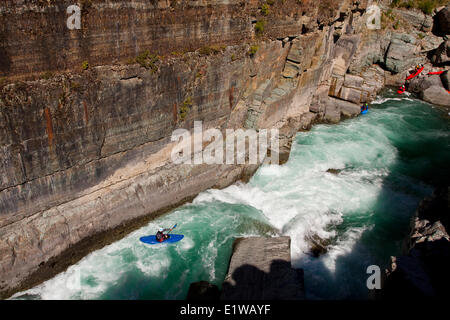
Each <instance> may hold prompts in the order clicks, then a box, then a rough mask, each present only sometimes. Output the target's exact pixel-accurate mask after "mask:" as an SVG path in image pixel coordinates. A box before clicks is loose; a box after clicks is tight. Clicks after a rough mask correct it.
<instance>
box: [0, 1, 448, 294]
mask: <svg viewBox="0 0 450 320" xmlns="http://www.w3.org/2000/svg"><path fill="white" fill-rule="evenodd" d="M70 4H72V3H70V1H53V0H50V1H43V0H24V1H4V2H2V4H1V5H0V13H1V16H0V19H2V24H1V26H2V27H1V28H2V29H1V31H0V35H1V36H0V41H1V42H0V58H1V59H0V60H1V63H0V72H1V77H2V83H1V88H0V90H1V99H0V154H1V158H0V296H1V297H7V296H9V295H11V294H12V293H13V292H15V291H17V290H20V289H24V288H27V287H29V286H32V285H34V284H36V283H38V282H39V281H42V280H43V279H45V278H48V277H50V276H52V275H54V274H55V273H57V272H60V271H62V270H63V269H64V267H67V264H63V263H62V264H61V263H60V262H61V260H62V259H63V258H62V257H63V256H65V257H66V258H67V257H68V256H70V257H71V259H72V260H71V261H72V262H73V261H75V260H76V259H79V258H81V257H82V256H83V255H84V254H86V253H87V252H89V250H90V249H92V247H93V246H95V244H94V243H87V241H88V240H93V239H95V236H96V235H99V234H102V235H107V234H111V233H112V231H114V230H121V231H120V232H118V233H117V237H120V236H123V235H124V232H126V230H128V229H129V226H134V227H136V225H138V224H139V223H138V222H136V221H143V220H140V219H149V218H151V217H154V216H156V215H157V214H161V213H162V212H164V211H165V210H167V209H169V208H172V207H174V206H176V205H179V204H181V203H183V202H185V201H188V200H190V199H192V198H193V197H194V196H195V195H197V194H198V193H199V192H201V191H203V190H206V189H208V188H222V187H225V186H227V185H230V184H232V183H233V182H235V181H236V180H239V179H245V178H246V177H248V176H249V175H251V174H252V172H254V170H256V168H257V166H258V165H259V164H260V163H258V164H256V165H255V164H252V165H249V164H243V165H225V164H214V165H206V164H202V165H188V164H183V165H176V164H175V163H173V161H172V160H171V151H172V149H173V148H174V146H175V145H176V142H174V141H171V135H172V133H173V132H174V130H176V129H179V128H185V129H188V130H192V128H193V125H194V121H202V123H203V128H204V129H206V128H218V129H220V130H222V131H224V130H225V129H227V128H234V129H238V128H244V129H245V128H246V129H250V128H253V129H257V130H259V129H264V128H277V129H279V130H280V154H279V158H280V160H281V161H285V160H286V159H287V158H288V155H289V150H290V144H291V140H292V138H293V137H294V135H295V134H296V132H298V130H305V129H308V128H309V127H310V126H311V125H312V124H313V123H314V122H329V123H336V122H338V121H340V120H341V119H344V118H347V117H352V116H356V115H357V114H359V112H360V103H364V102H369V101H370V100H371V99H373V98H374V97H375V96H376V93H377V92H378V91H379V90H380V89H381V88H382V87H383V86H384V85H385V84H389V83H396V81H397V82H398V81H399V79H401V77H403V76H404V73H405V72H407V70H408V68H409V67H410V66H412V65H414V63H416V61H417V60H420V59H425V58H424V54H423V52H421V50H420V48H421V46H422V43H425V44H426V45H428V46H429V47H430V48H428V50H434V49H436V48H437V47H438V46H439V45H440V43H441V42H442V41H439V37H436V36H433V35H432V34H431V33H430V30H428V31H420V28H422V25H419V27H417V28H419V29H417V28H416V27H414V28H415V29H414V30H416V31H415V32H416V33H417V32H425V33H427V34H428V35H429V37H430V39H427V40H426V41H425V40H424V41H416V40H414V43H413V44H411V47H408V46H405V48H406V49H405V50H406V51H407V52H404V51H401V50H400V51H401V54H404V55H405V56H407V59H406V60H407V61H408V63H404V61H403V60H404V59H403V58H404V57H403V58H398V50H397V51H395V50H394V49H392V48H393V47H394V46H393V44H394V43H397V42H398V41H400V46H401V44H402V42H401V41H403V42H404V43H407V42H408V41H409V40H408V39H407V40H405V39H406V38H404V37H403V36H402V34H405V33H406V31H405V30H403V31H402V30H398V31H395V30H393V29H392V28H391V27H389V26H388V27H385V28H383V29H381V30H367V25H366V21H367V17H366V12H365V8H366V6H367V3H366V1H350V0H342V1H328V0H322V1H302V3H299V2H298V1H294V0H285V1H275V3H274V4H273V5H270V6H269V10H270V12H269V13H268V14H267V15H266V14H265V13H263V12H262V10H261V4H262V2H261V1H232V0H230V1H225V0H223V1H220V0H217V1H206V0H205V1H157V0H154V1H144V0H142V1H140V0H136V1H106V0H98V1H88V0H86V1H82V15H81V17H82V20H81V21H82V28H81V29H80V30H68V29H67V27H66V19H67V14H66V12H65V8H66V7H67V6H68V5H70ZM6 22H8V23H6ZM261 25H262V26H263V27H262V28H261ZM258 26H259V27H258ZM412 37H413V38H414V39H416V36H414V35H413V36H412ZM380 39H386V40H384V41H379V40H380ZM433 41H434V42H433ZM373 47H377V50H378V51H377V50H371V49H370V48H373ZM410 49H411V50H410ZM391 50H392V54H389V52H391ZM389 59H390V60H389ZM391 60H392V63H389V61H391ZM398 61H401V62H402V65H401V66H398V63H397V62H398ZM84 62H86V63H84ZM390 65H393V66H396V67H395V68H396V69H395V70H394V69H393V67H392V68H391V67H389V66H390ZM206 144H207V143H206ZM127 226H128V227H127ZM127 228H128V229H127ZM97 240H98V239H96V241H91V242H98V243H103V242H101V241H97ZM88 242H89V241H88ZM80 244H83V245H82V246H81V245H80ZM42 270H46V272H42Z"/></svg>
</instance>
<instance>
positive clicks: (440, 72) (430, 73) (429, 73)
mask: <svg viewBox="0 0 450 320" xmlns="http://www.w3.org/2000/svg"><path fill="white" fill-rule="evenodd" d="M443 73H444V71H436V72H428V75H430V76H431V75H433V74H443Z"/></svg>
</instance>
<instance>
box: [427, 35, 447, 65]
mask: <svg viewBox="0 0 450 320" xmlns="http://www.w3.org/2000/svg"><path fill="white" fill-rule="evenodd" d="M431 62H432V63H433V64H444V63H449V62H450V39H448V40H447V41H444V42H442V43H441V45H440V46H439V47H438V48H437V49H436V50H435V51H434V53H433V55H432V57H431Z"/></svg>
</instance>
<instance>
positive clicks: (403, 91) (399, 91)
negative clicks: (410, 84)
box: [397, 89, 406, 94]
mask: <svg viewBox="0 0 450 320" xmlns="http://www.w3.org/2000/svg"><path fill="white" fill-rule="evenodd" d="M405 91H406V90H400V89H398V90H397V93H398V94H402V93H405Z"/></svg>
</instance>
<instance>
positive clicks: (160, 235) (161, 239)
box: [156, 231, 164, 242]
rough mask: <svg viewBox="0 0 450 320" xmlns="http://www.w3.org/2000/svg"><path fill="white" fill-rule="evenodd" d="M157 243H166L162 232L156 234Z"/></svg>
mask: <svg viewBox="0 0 450 320" xmlns="http://www.w3.org/2000/svg"><path fill="white" fill-rule="evenodd" d="M156 241H158V242H163V241H164V234H163V233H162V232H161V231H158V232H157V233H156Z"/></svg>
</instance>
